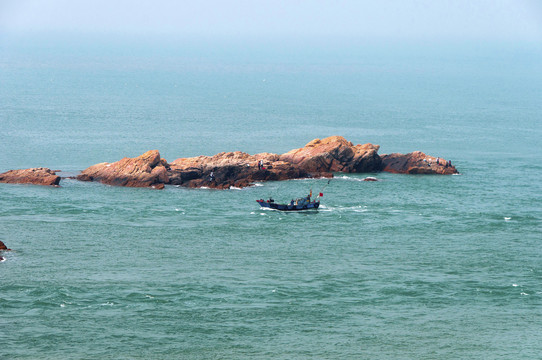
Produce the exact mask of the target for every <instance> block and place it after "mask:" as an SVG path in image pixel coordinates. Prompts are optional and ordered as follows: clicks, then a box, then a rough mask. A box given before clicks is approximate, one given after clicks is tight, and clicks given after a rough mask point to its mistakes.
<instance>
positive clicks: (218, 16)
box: [0, 0, 542, 41]
mask: <svg viewBox="0 0 542 360" xmlns="http://www.w3.org/2000/svg"><path fill="white" fill-rule="evenodd" d="M35 31H37V32H46V31H61V32H84V33H106V34H120V35H124V34H128V35H130V34H134V35H138V34H159V35H167V34H170V35H177V36H205V37H228V38H243V37H249V38H258V37H267V38H272V37H299V38H303V37H315V38H316V37H319V36H320V37H321V36H327V37H349V38H360V39H380V38H386V39H455V40H461V39H466V40H471V39H475V40H486V39H487V40H497V41H498V40H506V41H522V40H525V41H542V1H539V0H410V1H409V0H374V1H369V0H334V1H332V0H307V1H301V0H287V1H286V0H228V1H226V0H224V1H220V0H208V1H195V0H190V1H182V0H181V1H173V0H152V1H137V0H129V1H128V0H88V1H78V0H0V32H4V33H12V32H35Z"/></svg>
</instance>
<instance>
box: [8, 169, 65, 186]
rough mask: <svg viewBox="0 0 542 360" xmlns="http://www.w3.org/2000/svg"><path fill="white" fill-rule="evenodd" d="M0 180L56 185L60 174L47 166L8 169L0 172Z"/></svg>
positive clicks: (11, 182) (15, 182) (14, 182)
mask: <svg viewBox="0 0 542 360" xmlns="http://www.w3.org/2000/svg"><path fill="white" fill-rule="evenodd" d="M0 182H3V183H9V184H34V185H48V186H58V184H59V183H60V176H58V175H56V174H55V172H54V171H51V169H48V168H32V169H25V170H10V171H7V172H5V173H2V174H0Z"/></svg>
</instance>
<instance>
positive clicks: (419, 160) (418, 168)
mask: <svg viewBox="0 0 542 360" xmlns="http://www.w3.org/2000/svg"><path fill="white" fill-rule="evenodd" d="M437 159H438V160H439V162H438V163H437ZM447 163H448V162H447V160H445V159H441V158H435V157H433V156H428V155H426V154H424V153H422V152H420V151H414V152H411V153H409V154H398V153H394V154H389V155H383V156H382V171H386V172H390V173H396V174H440V175H451V174H457V173H458V171H457V169H456V168H455V167H454V166H447Z"/></svg>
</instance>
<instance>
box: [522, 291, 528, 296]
mask: <svg viewBox="0 0 542 360" xmlns="http://www.w3.org/2000/svg"><path fill="white" fill-rule="evenodd" d="M520 295H529V294H527V293H526V292H523V291H522V292H521V294H520Z"/></svg>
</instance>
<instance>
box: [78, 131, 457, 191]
mask: <svg viewBox="0 0 542 360" xmlns="http://www.w3.org/2000/svg"><path fill="white" fill-rule="evenodd" d="M379 148H380V146H378V145H373V144H364V145H354V144H352V143H351V142H350V141H347V140H346V139H345V138H343V137H341V136H331V137H328V138H325V139H315V140H312V141H311V142H309V143H308V144H307V145H305V146H304V147H302V148H299V149H294V150H291V151H289V152H287V153H285V154H282V155H277V154H271V153H261V154H256V155H250V154H247V153H244V152H240V151H235V152H222V153H219V154H216V155H214V156H197V157H191V158H179V159H177V160H175V161H173V162H172V163H170V164H168V163H167V162H166V160H164V159H160V153H159V152H158V151H157V150H152V151H148V152H146V153H145V154H143V155H141V156H139V157H136V158H133V159H130V158H124V159H122V160H120V161H117V162H115V163H111V164H110V163H101V164H96V165H93V166H91V167H89V168H88V169H86V170H84V171H83V172H82V173H81V174H80V175H78V176H77V179H79V180H83V181H100V182H102V183H105V184H110V185H117V186H132V187H154V188H163V187H164V184H171V185H180V186H184V187H191V188H200V187H208V188H216V189H228V188H231V187H238V188H243V187H246V186H250V185H252V184H253V183H254V182H257V181H269V180H275V181H277V180H289V179H300V178H310V177H332V176H333V172H347V173H367V172H379V171H387V172H392V173H403V174H455V173H457V170H456V169H455V167H453V166H451V164H449V163H448V162H446V161H445V160H444V159H438V158H434V157H432V156H427V155H425V154H424V153H421V152H419V151H416V152H413V153H410V154H389V155H384V156H379V155H378V150H379ZM437 160H438V161H437ZM375 180H377V179H376V178H366V179H365V181H375Z"/></svg>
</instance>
